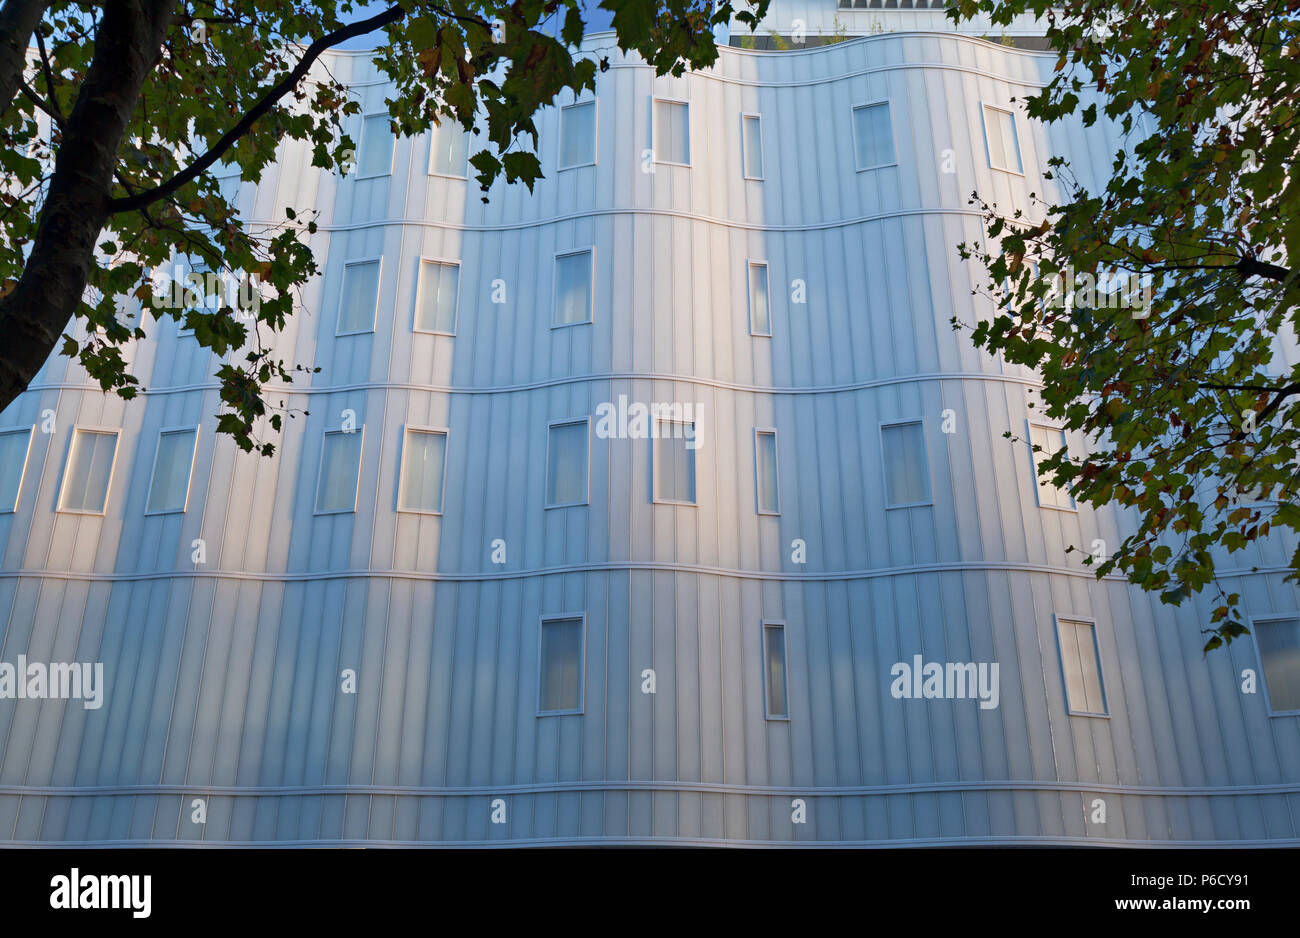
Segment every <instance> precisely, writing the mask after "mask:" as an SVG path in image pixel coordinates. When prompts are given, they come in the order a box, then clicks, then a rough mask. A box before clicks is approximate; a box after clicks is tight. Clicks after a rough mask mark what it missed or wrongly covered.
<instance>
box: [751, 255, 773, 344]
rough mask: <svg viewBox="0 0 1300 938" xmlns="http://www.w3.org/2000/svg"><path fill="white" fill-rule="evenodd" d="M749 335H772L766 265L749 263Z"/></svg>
mask: <svg viewBox="0 0 1300 938" xmlns="http://www.w3.org/2000/svg"><path fill="white" fill-rule="evenodd" d="M749 334H750V335H771V334H772V308H771V305H770V303H769V302H768V290H767V265H766V264H764V263H755V262H753V261H750V263H749Z"/></svg>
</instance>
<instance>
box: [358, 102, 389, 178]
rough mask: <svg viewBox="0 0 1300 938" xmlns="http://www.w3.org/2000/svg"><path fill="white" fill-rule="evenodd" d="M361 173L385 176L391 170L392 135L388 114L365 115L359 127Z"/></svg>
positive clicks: (363, 174)
mask: <svg viewBox="0 0 1300 938" xmlns="http://www.w3.org/2000/svg"><path fill="white" fill-rule="evenodd" d="M360 169H361V175H362V176H387V175H388V174H389V173H391V172H392V171H393V135H392V133H391V132H390V131H389V129H388V115H387V114H375V115H374V116H372V117H367V118H366V119H365V121H364V122H363V124H362V127H361V167H360Z"/></svg>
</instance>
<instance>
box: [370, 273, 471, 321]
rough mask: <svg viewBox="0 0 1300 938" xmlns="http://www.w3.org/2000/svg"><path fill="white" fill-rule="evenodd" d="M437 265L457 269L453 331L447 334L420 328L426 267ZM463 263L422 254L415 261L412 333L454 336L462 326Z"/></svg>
mask: <svg viewBox="0 0 1300 938" xmlns="http://www.w3.org/2000/svg"><path fill="white" fill-rule="evenodd" d="M425 264H437V265H439V266H441V267H455V268H456V296H455V299H453V300H452V304H453V305H452V316H451V331H450V332H446V331H443V330H442V329H421V328H420V300H421V299H423V297H424V265H425ZM461 272H462V271H461V263H460V261H459V260H451V259H449V258H443V257H430V256H428V255H426V254H421V255H419V256H417V257H416V259H415V305H414V306H413V307H412V309H411V332H413V333H415V334H416V335H449V336H454V335H455V334H456V330H457V328H459V326H460V282H461V277H460V275H461ZM380 275H381V276H382V275H383V262H382V260H381V262H380ZM377 293H378V291H376V302H375V306H376V307H378V305H379V303H378V296H377Z"/></svg>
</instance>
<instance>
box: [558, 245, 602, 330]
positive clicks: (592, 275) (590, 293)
mask: <svg viewBox="0 0 1300 938" xmlns="http://www.w3.org/2000/svg"><path fill="white" fill-rule="evenodd" d="M579 254H587V255H589V256H590V257H591V270H590V272H589V276H588V281H587V318H586V319H579V320H575V321H574V322H556V321H555V317H556V315H557V314H558V313H559V311H560V258H562V257H575V256H577V255H579ZM595 321H596V245H594V244H592V245H590V246H588V247H579V248H567V249H565V250H563V251H556V252H555V254H554V255H553V256H552V258H551V328H552V329H568V328H570V327H572V326H589V325H591V324H592V323H593V322H595Z"/></svg>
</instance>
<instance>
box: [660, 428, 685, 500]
mask: <svg viewBox="0 0 1300 938" xmlns="http://www.w3.org/2000/svg"><path fill="white" fill-rule="evenodd" d="M657 427H658V431H657V432H658V434H659V438H658V439H655V440H652V441H651V444H652V446H653V448H654V459H655V465H654V489H655V498H657V499H660V500H662V501H670V502H691V503H694V501H695V450H693V449H690V448H689V447H688V446H687V443H689V442H690V440H688V439H687V434H688V433H689V432H690V428H689V427H688V426H687V425H685V424H680V423H663V422H661V423H659V424H657Z"/></svg>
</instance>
